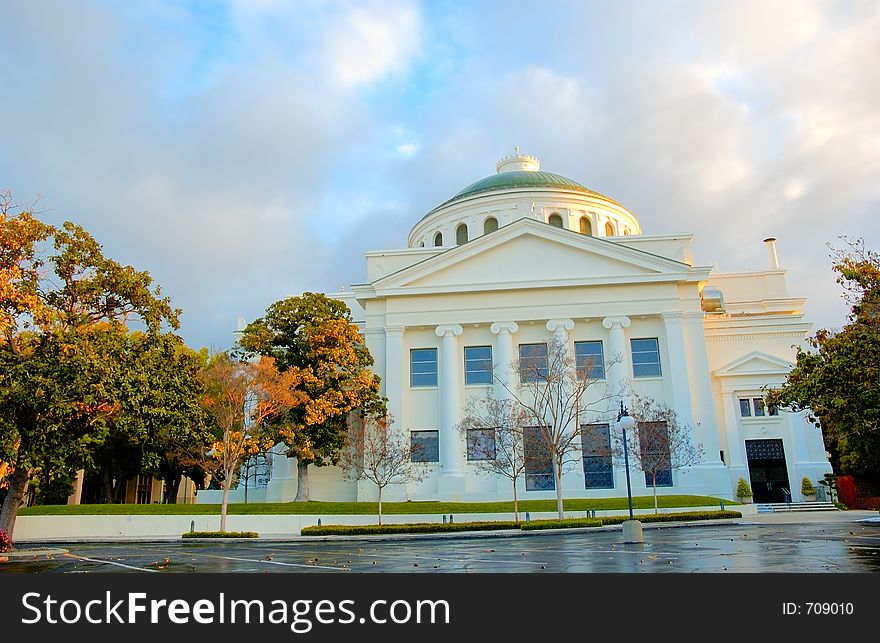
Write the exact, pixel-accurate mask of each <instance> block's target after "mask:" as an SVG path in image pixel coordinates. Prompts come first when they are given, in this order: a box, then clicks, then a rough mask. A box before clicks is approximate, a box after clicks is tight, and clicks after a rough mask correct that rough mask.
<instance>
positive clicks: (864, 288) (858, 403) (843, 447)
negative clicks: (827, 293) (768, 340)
mask: <svg viewBox="0 0 880 643" xmlns="http://www.w3.org/2000/svg"><path fill="white" fill-rule="evenodd" d="M832 259H833V261H834V265H833V269H834V271H835V273H837V283H838V284H840V285H841V286H842V288H843V289H844V294H845V298H846V300H847V302H848V303H849V304H850V306H851V310H850V314H849V316H848V320H847V324H846V325H845V326H844V327H843V328H842V329H840V330H839V331H837V332H833V331H829V330H826V329H822V330H819V331H818V332H817V333H816V334H815V335H813V336H812V337H809V338H808V339H807V347H806V348H799V349H798V351H797V362H796V365H795V367H794V369H792V371H791V372H790V373H789V374H788V377H787V379H786V382H785V384H784V385H783V386H782V387H780V388H779V389H775V390H771V391H770V392H769V393H768V395H767V404H768V405H776V406H781V407H784V408H788V409H790V410H793V411H801V410H808V411H809V416H808V417H809V418H810V419H811V421H813V422H814V423H815V424H816V426H817V427H820V428H821V429H822V430H823V433H824V437H825V444H826V446H827V447H828V449H829V451H831V453H832V454H833V455H834V458H833V460H837V462H836V464H839V466H840V468H841V469H842V470H843V471H844V472H845V473H850V474H854V475H860V476H863V477H866V478H870V479H873V480H876V479H877V478H878V473H877V472H878V471H880V255H878V253H877V252H875V251H872V250H868V249H866V248H865V244H864V241H863V240H861V239H859V240H856V241H848V240H847V241H846V247H845V248H843V249H840V250H834V251H833V252H832Z"/></svg>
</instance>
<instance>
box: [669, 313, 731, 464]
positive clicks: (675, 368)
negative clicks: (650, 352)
mask: <svg viewBox="0 0 880 643" xmlns="http://www.w3.org/2000/svg"><path fill="white" fill-rule="evenodd" d="M661 317H663V325H664V327H665V328H666V352H667V354H668V356H669V363H668V371H669V372H668V373H667V378H666V381H667V382H669V385H670V386H671V387H672V404H673V408H674V409H675V412H676V413H677V414H678V419H679V422H681V423H682V424H687V425H688V426H690V427H692V428H693V429H694V432H696V427H695V426H694V417H693V412H692V410H691V395H690V393H691V391H690V388H691V386H690V385H691V383H690V377H689V376H688V367H687V359H686V357H685V346H684V331H683V330H682V327H681V313H680V312H673V313H663V314H662V315H661ZM703 446H704V448H708V447H707V445H705V444H704V445H703ZM707 456H709V458H710V459H711V456H712V454H709V453H707ZM717 458H718V450H717V449H716V450H715V459H717Z"/></svg>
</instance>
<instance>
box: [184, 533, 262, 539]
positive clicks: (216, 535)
mask: <svg viewBox="0 0 880 643" xmlns="http://www.w3.org/2000/svg"><path fill="white" fill-rule="evenodd" d="M181 537H182V538H259V534H257V532H255V531H188V532H186V533H185V534H183V535H182V536H181Z"/></svg>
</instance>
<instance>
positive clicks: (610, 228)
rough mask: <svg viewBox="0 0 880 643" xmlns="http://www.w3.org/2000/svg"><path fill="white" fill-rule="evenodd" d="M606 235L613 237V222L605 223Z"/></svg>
mask: <svg viewBox="0 0 880 643" xmlns="http://www.w3.org/2000/svg"><path fill="white" fill-rule="evenodd" d="M605 236H606V237H613V236H614V226H612V225H611V222H607V223H606V224H605Z"/></svg>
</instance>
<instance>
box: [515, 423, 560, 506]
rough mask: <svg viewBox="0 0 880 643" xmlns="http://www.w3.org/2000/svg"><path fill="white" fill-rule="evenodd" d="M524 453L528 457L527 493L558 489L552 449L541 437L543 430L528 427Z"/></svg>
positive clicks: (525, 435) (524, 441)
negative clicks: (551, 457) (554, 474)
mask: <svg viewBox="0 0 880 643" xmlns="http://www.w3.org/2000/svg"><path fill="white" fill-rule="evenodd" d="M524 438H525V439H524V440H523V452H524V455H525V457H526V491H546V490H552V489H555V488H556V480H555V478H554V477H553V461H552V460H551V459H550V449H548V448H547V443H546V442H545V441H544V438H543V437H542V436H541V428H540V427H537V426H530V427H526V430H525V434H524Z"/></svg>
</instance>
